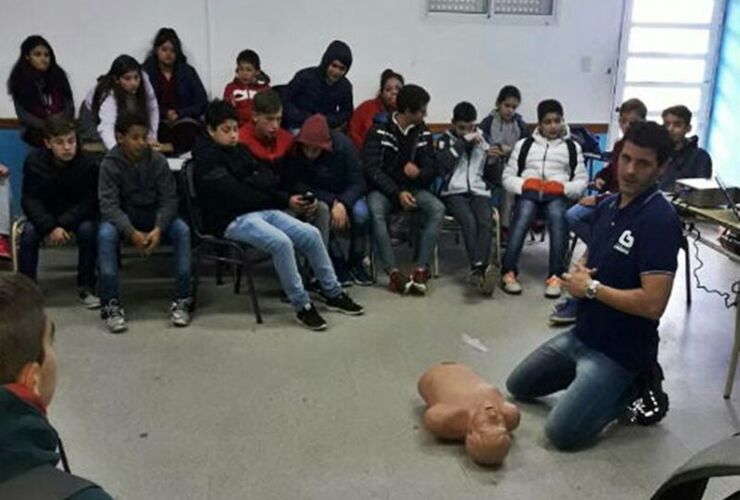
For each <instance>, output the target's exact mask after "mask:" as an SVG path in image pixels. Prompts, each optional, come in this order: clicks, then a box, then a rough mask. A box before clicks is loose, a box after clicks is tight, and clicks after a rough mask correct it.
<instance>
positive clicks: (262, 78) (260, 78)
mask: <svg viewBox="0 0 740 500" xmlns="http://www.w3.org/2000/svg"><path fill="white" fill-rule="evenodd" d="M269 88H270V77H269V76H267V75H266V74H265V73H263V72H262V66H261V64H260V56H259V55H257V53H256V52H255V51H253V50H250V49H247V50H242V51H241V52H239V55H238V56H236V76H235V77H234V80H233V81H231V82H229V83H228V84H226V88H225V89H224V101H226V102H228V103H229V104H231V105H232V106H234V108H236V114H237V117H238V118H239V126H240V127H241V126H243V125H246V124H247V123H250V122H251V121H252V106H253V103H254V96H255V95H256V94H257V92H261V91H263V90H266V89H269Z"/></svg>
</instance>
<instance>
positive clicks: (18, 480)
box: [0, 465, 98, 500]
mask: <svg viewBox="0 0 740 500" xmlns="http://www.w3.org/2000/svg"><path fill="white" fill-rule="evenodd" d="M96 487H98V485H97V484H95V483H93V482H92V481H88V480H87V479H83V478H81V477H78V476H75V475H72V474H69V473H67V472H64V471H63V470H59V469H57V468H56V467H52V466H51V465H42V466H40V467H35V468H33V469H30V470H28V471H26V472H24V473H23V474H20V475H19V476H16V477H14V478H12V479H10V480H8V481H5V482H4V483H2V484H0V498H33V500H63V499H65V498H69V497H71V496H72V495H74V494H76V493H79V492H80V491H83V490H87V489H89V488H96Z"/></svg>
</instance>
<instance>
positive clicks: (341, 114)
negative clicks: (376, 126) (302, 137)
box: [283, 40, 353, 129]
mask: <svg viewBox="0 0 740 500" xmlns="http://www.w3.org/2000/svg"><path fill="white" fill-rule="evenodd" d="M335 60H336V61H340V62H341V63H342V64H344V65H345V66H347V72H349V69H350V68H351V67H352V51H351V50H350V48H349V46H348V45H347V44H346V43H344V42H341V41H339V40H334V41H333V42H331V43H330V44H329V46H328V47H327V49H326V52H324V55H323V57H322V58H321V63H320V64H319V65H318V66H314V67H310V68H304V69H302V70H300V71H299V72H298V73H296V74H295V76H294V77H293V79H292V80H291V81H290V83H288V85H286V86H285V88H284V89H283V106H284V108H285V109H284V116H283V125H284V126H285V128H287V129H295V128H300V126H301V125H303V122H304V121H305V120H306V118H308V117H309V116H311V115H313V114H315V113H321V114H322V115H324V116H326V119H327V121H328V122H329V127H330V128H337V127H341V126H342V125H345V124H346V123H347V122H348V121H349V118H350V116H351V115H352V108H353V104H352V83H350V81H349V80H348V79H347V75H346V74H345V75H344V76H343V77H342V78H340V79H339V81H337V82H334V83H333V84H331V85H330V84H329V83H327V82H326V70H327V68H328V67H329V64H331V62H332V61H335Z"/></svg>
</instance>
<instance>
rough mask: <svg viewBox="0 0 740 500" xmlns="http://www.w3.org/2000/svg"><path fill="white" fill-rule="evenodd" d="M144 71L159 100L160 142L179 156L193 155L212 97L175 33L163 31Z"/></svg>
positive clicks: (169, 30)
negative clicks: (190, 152)
mask: <svg viewBox="0 0 740 500" xmlns="http://www.w3.org/2000/svg"><path fill="white" fill-rule="evenodd" d="M142 67H143V69H144V71H145V72H146V74H147V75H148V76H149V81H150V82H151V84H152V87H153V89H154V94H155V95H156V96H157V104H158V106H159V131H158V133H157V139H158V140H159V142H160V143H169V144H172V146H173V148H174V150H175V153H183V152H185V151H190V150H191V149H192V148H193V143H194V142H195V137H196V136H197V135H198V132H200V130H201V119H202V117H203V112H204V111H205V110H206V106H207V105H208V96H207V95H206V89H205V88H203V83H202V82H201V81H200V77H199V76H198V72H197V71H195V68H193V67H192V66H191V65H190V64H188V60H187V57H185V54H184V53H183V51H182V44H181V43H180V38H179V37H178V36H177V33H176V32H175V30H173V29H172V28H160V30H159V31H158V32H157V35H156V36H155V37H154V45H153V46H152V50H151V52H150V53H149V56H148V57H147V58H146V61H144V64H143V65H142Z"/></svg>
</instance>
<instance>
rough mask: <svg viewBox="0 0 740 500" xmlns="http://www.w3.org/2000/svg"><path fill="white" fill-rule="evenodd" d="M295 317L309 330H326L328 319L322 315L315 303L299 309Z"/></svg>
mask: <svg viewBox="0 0 740 500" xmlns="http://www.w3.org/2000/svg"><path fill="white" fill-rule="evenodd" d="M295 317H296V319H297V320H298V322H299V323H300V324H302V325H303V326H305V327H306V328H308V329H309V330H316V331H320V330H326V327H327V324H326V321H324V318H322V317H321V315H320V314H319V312H318V311H317V310H316V308H315V307H314V305H313V304H311V303H310V302H309V303H308V304H306V305H305V306H304V307H303V309H301V310H300V311H298V312H297V313H296V315H295Z"/></svg>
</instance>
